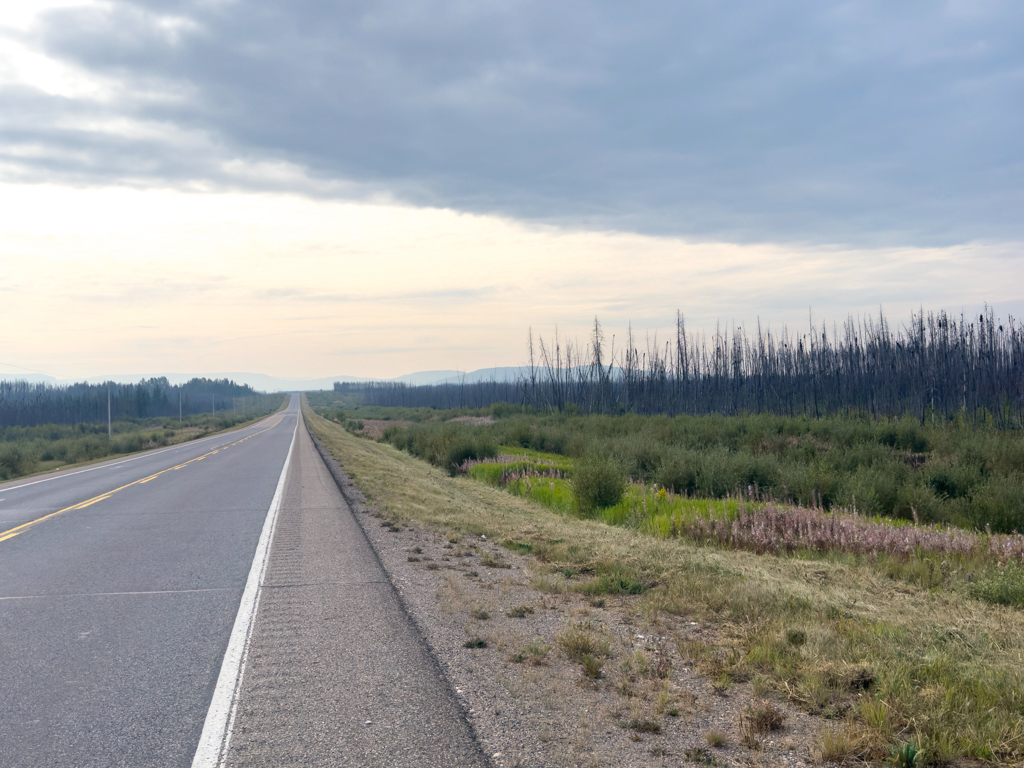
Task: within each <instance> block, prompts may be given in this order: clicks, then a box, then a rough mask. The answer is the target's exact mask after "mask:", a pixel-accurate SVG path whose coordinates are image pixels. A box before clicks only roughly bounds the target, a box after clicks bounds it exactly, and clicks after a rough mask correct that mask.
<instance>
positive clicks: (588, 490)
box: [572, 453, 626, 516]
mask: <svg viewBox="0 0 1024 768" xmlns="http://www.w3.org/2000/svg"><path fill="white" fill-rule="evenodd" d="M572 489H573V492H574V493H575V495H576V509H577V511H578V512H579V513H580V514H581V515H583V516H589V515H592V514H594V512H596V511H597V510H599V509H603V508H605V507H614V506H615V505H616V504H618V503H619V502H620V501H622V494H623V493H625V491H626V477H625V474H624V473H623V471H622V468H621V467H620V466H619V465H618V462H616V461H615V460H614V459H613V458H611V457H610V456H602V455H601V454H598V453H588V454H586V455H584V456H583V458H582V459H580V460H579V461H578V462H577V464H576V468H575V469H574V470H573V473H572Z"/></svg>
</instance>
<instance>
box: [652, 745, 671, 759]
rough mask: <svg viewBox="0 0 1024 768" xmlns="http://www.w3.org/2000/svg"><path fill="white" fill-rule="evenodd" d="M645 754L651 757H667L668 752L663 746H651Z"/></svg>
mask: <svg viewBox="0 0 1024 768" xmlns="http://www.w3.org/2000/svg"><path fill="white" fill-rule="evenodd" d="M647 754H648V755H651V757H668V755H669V754H670V753H669V751H668V750H667V749H665V748H664V747H651V748H650V749H648V750H647Z"/></svg>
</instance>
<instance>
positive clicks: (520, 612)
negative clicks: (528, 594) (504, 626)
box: [505, 605, 533, 619]
mask: <svg viewBox="0 0 1024 768" xmlns="http://www.w3.org/2000/svg"><path fill="white" fill-rule="evenodd" d="M532 613H533V608H531V607H530V606H528V605H517V606H516V607H515V608H513V609H511V610H510V611H509V612H508V613H506V614H505V615H506V616H508V617H509V618H510V619H522V618H525V617H526V616H527V615H529V614H532Z"/></svg>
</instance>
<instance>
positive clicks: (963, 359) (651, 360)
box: [335, 308, 1024, 428]
mask: <svg viewBox="0 0 1024 768" xmlns="http://www.w3.org/2000/svg"><path fill="white" fill-rule="evenodd" d="M528 356H529V362H528V364H527V365H525V366H523V367H522V368H520V373H519V376H518V377H517V378H516V379H515V380H512V381H506V382H495V381H487V382H476V383H468V384H457V383H456V384H435V385H427V386H410V385H406V384H402V383H395V382H374V383H354V384H348V383H346V384H341V383H336V384H335V390H336V391H340V392H352V393H359V394H361V395H362V397H363V398H364V401H365V402H366V403H367V404H370V405H382V406H406V407H435V408H481V407H487V406H490V405H492V404H493V403H497V402H503V401H504V402H509V403H518V404H520V405H522V406H527V407H534V408H538V409H542V410H555V411H566V410H571V411H575V412H581V413H639V414H655V413H666V414H692V415H702V414H711V413H720V414H723V415H732V414H738V413H773V414H777V415H783V416H798V415H809V416H814V417H818V416H824V415H830V414H846V415H870V416H872V417H875V418H881V417H896V416H904V415H907V414H911V415H913V416H914V417H915V418H917V419H919V420H920V421H921V422H922V423H924V422H926V421H928V420H932V421H934V420H937V419H940V420H943V421H949V420H953V419H963V420H965V421H967V422H970V423H979V422H982V421H985V422H989V423H993V424H995V425H996V426H999V427H1001V428H1020V427H1021V426H1022V418H1024V327H1022V326H1020V325H1018V324H1017V323H1016V322H1015V320H1014V319H1013V318H1012V317H1011V318H1009V319H1008V320H1007V321H1005V322H1003V321H999V320H997V319H996V318H995V316H994V313H993V312H992V310H991V309H988V308H986V311H985V312H983V313H981V314H979V315H975V316H967V317H965V316H963V315H961V316H960V317H955V316H952V315H949V314H947V313H946V312H928V313H925V312H923V311H921V312H916V313H912V314H911V317H910V320H909V322H908V323H906V324H901V325H900V326H899V327H897V328H893V326H892V324H891V323H890V322H889V320H888V319H887V318H886V317H885V315H884V313H882V312H879V314H878V316H877V317H866V318H863V319H859V320H857V319H854V318H853V317H849V318H847V320H846V321H845V322H844V323H843V324H842V326H841V327H839V326H835V325H834V326H833V327H832V328H831V329H829V328H827V327H826V326H818V325H816V324H815V323H813V322H811V323H810V324H809V329H808V331H807V332H806V333H802V334H800V333H793V332H791V331H790V330H789V329H788V328H786V327H783V328H782V330H781V332H773V331H772V330H770V328H766V327H763V326H762V325H761V324H760V322H759V323H758V324H757V325H756V327H754V328H744V327H739V326H737V327H733V328H726V329H724V330H723V329H722V328H721V327H718V328H716V329H715V331H714V333H706V332H696V333H693V332H690V331H688V330H687V328H686V322H685V318H684V317H683V315H682V313H681V312H680V313H677V316H676V327H675V332H674V335H673V337H672V338H670V339H668V340H667V341H665V342H664V343H660V342H659V341H658V340H657V337H656V336H655V337H654V338H651V337H645V338H644V339H643V341H642V342H641V341H640V340H639V339H638V338H637V337H636V336H635V335H634V334H633V332H632V329H630V331H629V332H628V334H627V337H626V339H625V340H624V343H623V344H622V346H621V347H620V348H619V349H618V350H616V348H615V340H614V339H612V340H611V342H609V341H608V340H607V339H606V338H605V335H604V332H603V330H602V328H601V324H600V322H599V321H598V320H597V319H596V318H595V321H594V326H593V330H592V332H591V334H590V338H589V339H587V340H586V341H585V342H582V343H581V342H578V341H575V340H569V339H564V338H562V337H560V336H559V334H558V332H557V331H556V332H555V334H554V335H553V337H551V338H549V339H548V340H545V339H544V338H543V337H539V338H538V339H537V340H536V342H535V341H534V337H533V333H532V331H531V332H530V336H529V341H528Z"/></svg>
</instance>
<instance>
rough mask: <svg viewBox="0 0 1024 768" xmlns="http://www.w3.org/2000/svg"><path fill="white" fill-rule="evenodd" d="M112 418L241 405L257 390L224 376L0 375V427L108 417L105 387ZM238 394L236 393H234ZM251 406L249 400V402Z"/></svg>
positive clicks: (87, 420) (73, 422)
mask: <svg viewBox="0 0 1024 768" xmlns="http://www.w3.org/2000/svg"><path fill="white" fill-rule="evenodd" d="M108 389H109V393H110V407H111V415H112V418H113V420H114V421H118V420H125V419H145V418H149V417H153V416H165V417H166V416H175V417H176V416H178V414H179V405H180V413H181V414H182V416H189V415H191V414H196V413H210V412H211V411H212V410H214V409H216V410H217V411H224V410H230V409H231V408H232V407H242V405H243V402H242V401H241V398H252V400H250V403H251V404H255V398H257V397H260V396H261V395H262V393H260V392H257V391H256V390H254V389H253V388H252V387H250V386H248V385H242V384H236V383H235V382H233V381H229V380H228V379H203V378H196V379H191V380H190V381H188V382H187V383H185V384H180V385H175V386H172V385H171V384H169V383H168V381H167V379H166V378H162V377H161V378H159V379H149V380H145V381H140V382H139V383H138V384H115V383H112V382H111V383H110V384H86V383H81V384H68V385H64V386H53V385H49V384H30V383H28V382H24V381H0V427H13V426H19V427H32V426H36V425H39V424H80V423H88V422H105V421H106V420H107V392H108ZM236 398H237V399H236ZM250 407H251V405H250Z"/></svg>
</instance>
